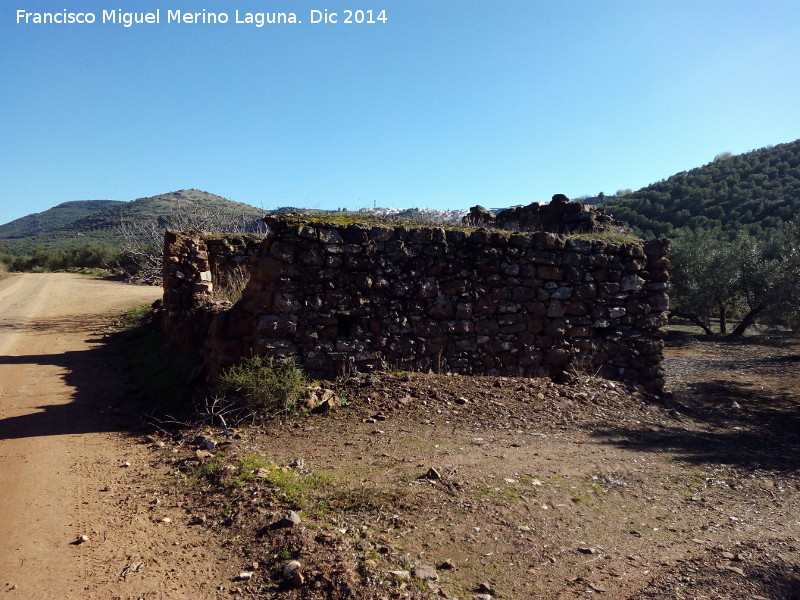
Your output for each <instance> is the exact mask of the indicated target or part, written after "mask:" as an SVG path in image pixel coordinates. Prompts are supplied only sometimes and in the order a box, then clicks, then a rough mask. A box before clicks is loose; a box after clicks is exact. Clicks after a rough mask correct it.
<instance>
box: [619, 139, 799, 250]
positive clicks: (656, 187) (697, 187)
mask: <svg viewBox="0 0 800 600" xmlns="http://www.w3.org/2000/svg"><path fill="white" fill-rule="evenodd" d="M605 206H606V209H607V211H608V212H609V213H610V214H612V215H613V216H614V217H615V218H617V219H619V220H620V221H623V222H625V223H626V224H628V225H630V226H631V227H633V228H634V229H635V230H636V231H637V233H639V234H640V235H642V236H643V237H646V238H648V237H656V236H668V237H671V236H672V235H673V234H674V233H677V232H675V231H674V230H676V229H680V228H689V229H692V230H704V229H721V230H723V231H726V232H731V233H732V232H734V231H739V230H744V231H747V232H749V233H752V234H754V235H757V236H760V235H762V234H763V233H764V231H765V230H771V229H774V228H776V227H778V226H779V225H780V224H781V223H784V222H786V221H788V220H790V219H793V218H795V217H796V216H797V215H798V212H799V211H800V140H796V141H794V142H789V143H786V144H779V145H777V146H772V147H767V148H762V149H760V150H753V151H752V152H747V153H745V154H739V155H736V156H733V155H731V154H730V153H724V154H721V155H719V156H717V157H716V158H715V159H714V160H713V161H712V162H710V163H709V164H707V165H705V166H702V167H698V168H696V169H692V170H690V171H684V172H682V173H677V174H676V175H673V176H672V177H669V178H668V179H665V180H663V181H659V182H657V183H654V184H651V185H649V186H647V187H644V188H642V189H640V190H638V191H636V192H633V193H630V194H625V195H622V196H615V197H607V198H606V201H605Z"/></svg>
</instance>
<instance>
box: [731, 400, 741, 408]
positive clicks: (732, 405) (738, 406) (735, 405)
mask: <svg viewBox="0 0 800 600" xmlns="http://www.w3.org/2000/svg"><path fill="white" fill-rule="evenodd" d="M731 408H742V405H741V404H739V403H738V402H736V400H734V401H733V404H731Z"/></svg>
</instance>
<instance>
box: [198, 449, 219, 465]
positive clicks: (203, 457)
mask: <svg viewBox="0 0 800 600" xmlns="http://www.w3.org/2000/svg"><path fill="white" fill-rule="evenodd" d="M194 455H195V457H196V458H197V460H199V461H200V464H201V465H202V464H204V463H206V462H208V461H209V460H211V458H212V457H213V456H214V455H213V454H211V452H209V451H208V450H195V452H194Z"/></svg>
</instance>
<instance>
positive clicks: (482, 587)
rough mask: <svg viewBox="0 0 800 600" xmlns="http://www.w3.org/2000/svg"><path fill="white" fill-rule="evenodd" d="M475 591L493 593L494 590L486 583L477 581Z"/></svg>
mask: <svg viewBox="0 0 800 600" xmlns="http://www.w3.org/2000/svg"><path fill="white" fill-rule="evenodd" d="M475 591H476V592H478V593H481V594H494V590H493V589H492V588H491V586H490V585H489V584H488V583H485V582H484V583H479V584H478V587H476V588H475Z"/></svg>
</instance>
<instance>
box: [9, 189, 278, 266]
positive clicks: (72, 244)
mask: <svg viewBox="0 0 800 600" xmlns="http://www.w3.org/2000/svg"><path fill="white" fill-rule="evenodd" d="M103 202H111V204H109V205H107V206H105V208H104V209H103V205H102V204H98V203H103ZM64 205H69V207H71V213H72V214H73V215H77V214H78V213H80V212H82V213H83V214H81V215H80V216H78V217H76V218H71V219H62V221H61V222H60V223H59V222H58V219H56V218H55V217H54V216H53V215H60V214H61V212H60V211H59V210H58V209H59V207H61V206H64ZM93 207H95V208H100V210H93ZM45 214H49V215H50V217H49V218H48V221H47V222H48V223H50V226H49V227H47V228H42V227H39V228H38V229H37V228H36V227H35V226H34V225H33V224H34V223H36V222H41V219H40V218H39V217H41V215H45ZM263 215H264V211H262V210H261V209H259V208H255V207H253V206H250V205H248V204H242V203H240V202H233V201H231V200H227V199H226V198H223V197H221V196H217V195H215V194H210V193H208V192H202V191H200V190H179V191H176V192H170V193H166V194H160V195H158V196H151V197H149V198H139V199H137V200H133V201H131V202H113V201H83V202H67V203H64V204H62V205H59V206H58V207H54V208H52V209H50V210H49V211H45V212H44V213H40V214H39V215H29V216H28V217H23V218H22V219H17V220H16V221H13V222H11V223H9V224H7V225H4V226H2V227H0V240H2V241H3V243H4V245H5V247H6V250H7V251H8V252H9V253H11V254H15V255H20V254H26V253H30V252H32V251H33V250H34V249H35V248H43V249H45V250H60V251H70V250H73V249H75V248H78V247H80V246H83V245H86V244H87V243H93V244H108V245H112V246H117V247H118V246H119V245H120V244H121V243H122V241H123V232H122V230H121V229H122V226H123V225H127V226H131V225H132V224H136V227H137V228H139V229H143V230H144V229H148V228H152V227H157V228H164V227H167V226H171V227H179V228H184V227H183V226H186V227H190V226H195V227H201V228H207V229H214V228H215V227H219V226H222V224H235V226H236V227H237V228H238V229H239V230H251V229H253V228H256V227H258V225H259V224H260V219H261V217H263ZM20 221H22V222H23V225H25V224H27V225H26V226H24V227H23V226H20V225H17V226H15V227H11V226H12V225H14V224H15V223H19V222H20ZM5 228H8V229H7V230H6V229H5ZM6 231H8V232H10V233H11V234H9V233H5V232H6ZM26 233H27V234H26ZM12 234H13V235H12Z"/></svg>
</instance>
